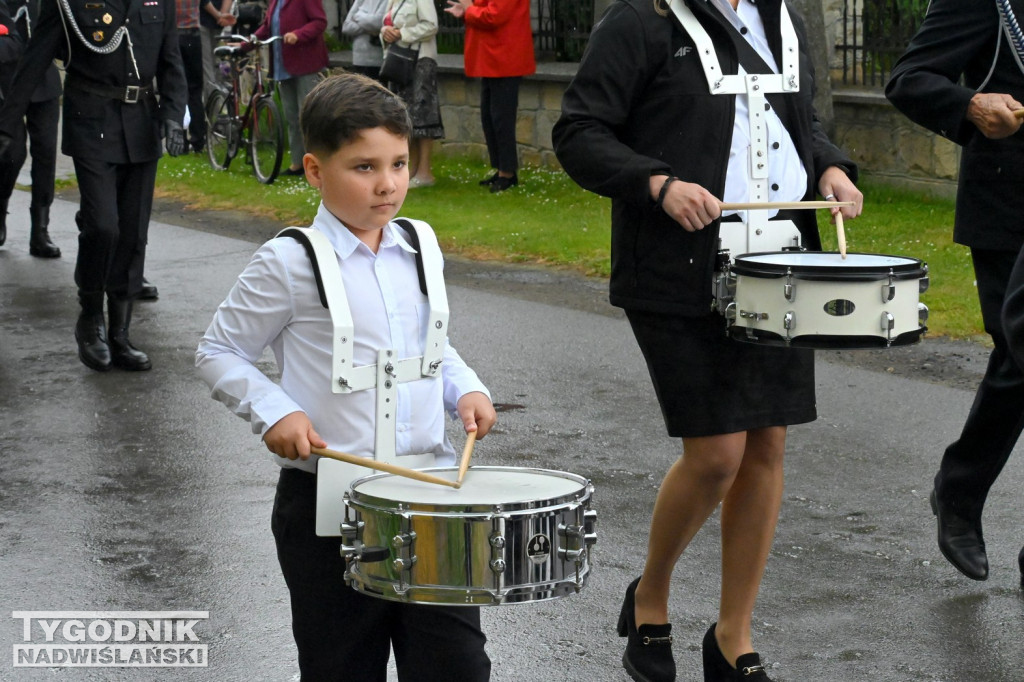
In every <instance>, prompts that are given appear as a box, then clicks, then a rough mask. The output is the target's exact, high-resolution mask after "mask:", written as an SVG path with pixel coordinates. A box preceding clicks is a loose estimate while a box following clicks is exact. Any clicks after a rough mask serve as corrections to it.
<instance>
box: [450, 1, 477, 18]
mask: <svg viewBox="0 0 1024 682" xmlns="http://www.w3.org/2000/svg"><path fill="white" fill-rule="evenodd" d="M472 6H473V0H448V6H447V7H445V8H444V11H445V12H447V13H448V14H450V15H452V16H453V17H455V18H456V19H461V18H462V17H464V16H465V15H466V10H467V9H469V8H470V7H472Z"/></svg>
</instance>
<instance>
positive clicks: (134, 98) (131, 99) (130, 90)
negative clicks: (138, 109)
mask: <svg viewBox="0 0 1024 682" xmlns="http://www.w3.org/2000/svg"><path fill="white" fill-rule="evenodd" d="M141 91H142V88H141V87H140V86H138V85H127V86H125V88H124V103H125V104H138V103H139V94H141Z"/></svg>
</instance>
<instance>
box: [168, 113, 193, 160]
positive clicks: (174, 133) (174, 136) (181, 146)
mask: <svg viewBox="0 0 1024 682" xmlns="http://www.w3.org/2000/svg"><path fill="white" fill-rule="evenodd" d="M164 146H165V147H167V153H168V154H170V155H171V156H181V155H182V154H184V153H185V151H186V149H187V148H188V147H187V145H186V144H185V130H184V129H183V128H182V127H181V124H180V123H178V122H177V121H170V120H168V121H164Z"/></svg>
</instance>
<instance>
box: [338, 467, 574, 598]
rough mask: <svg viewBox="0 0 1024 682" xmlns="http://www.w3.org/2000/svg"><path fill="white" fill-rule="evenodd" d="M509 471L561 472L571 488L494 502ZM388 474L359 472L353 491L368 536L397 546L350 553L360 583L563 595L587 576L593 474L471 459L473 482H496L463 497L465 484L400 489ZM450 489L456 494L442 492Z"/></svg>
mask: <svg viewBox="0 0 1024 682" xmlns="http://www.w3.org/2000/svg"><path fill="white" fill-rule="evenodd" d="M430 471H431V473H435V474H438V473H443V472H446V471H452V469H432V470H430ZM509 476H514V477H516V478H517V480H518V481H519V482H522V480H523V479H524V477H525V478H526V479H529V478H530V477H536V478H537V480H543V479H545V478H549V477H555V478H557V479H558V485H559V486H560V487H561V488H563V491H562V492H561V493H560V494H558V495H554V496H546V497H541V498H538V499H523V498H522V497H521V496H518V495H513V497H516V499H510V500H507V501H504V502H495V501H494V500H495V499H500V493H499V497H498V498H494V497H493V490H494V489H498V490H500V488H501V485H502V479H503V477H505V478H507V477H509ZM388 477H390V475H389V474H384V475H375V476H369V477H366V478H363V479H359V480H358V481H354V482H353V483H352V486H351V489H350V491H349V501H348V504H349V506H350V507H351V508H352V509H353V510H354V511H355V512H356V515H357V518H358V519H359V521H360V522H361V523H362V527H361V530H360V531H359V533H360V535H361V542H362V544H363V545H365V546H370V547H372V546H380V547H387V548H389V556H388V558H387V559H386V560H384V561H375V562H367V561H361V560H358V558H356V559H355V560H353V561H350V564H349V570H348V572H347V573H346V579H347V580H348V581H349V583H350V585H351V586H352V587H353V588H354V589H356V590H358V591H360V592H363V593H365V594H370V595H373V596H377V597H380V598H383V599H387V600H391V601H403V602H413V603H420V604H446V605H467V606H481V605H496V604H503V603H515V602H523V601H545V600H549V599H556V598H559V597H563V596H567V595H569V594H574V593H575V592H578V591H579V590H580V589H582V587H583V586H584V585H585V583H586V580H587V578H588V577H589V573H590V565H589V549H588V548H587V546H586V544H585V542H584V540H583V538H582V536H581V535H579V534H578V533H576V532H575V529H579V531H580V533H582V532H583V529H584V528H586V527H587V525H588V521H587V518H586V514H587V512H588V510H589V507H590V499H591V495H592V491H593V487H592V486H591V485H590V483H589V482H588V481H587V480H586V479H584V478H582V477H579V476H576V475H575V474H569V473H566V472H556V471H549V470H543V469H520V468H516V467H473V468H472V469H470V470H469V472H467V475H466V479H465V480H466V482H467V483H469V482H470V481H471V480H474V481H476V482H477V483H479V484H480V485H485V486H487V487H488V488H490V489H491V491H489V492H488V495H487V496H486V499H484V500H480V499H476V500H474V499H473V498H472V493H471V492H469V495H470V497H469V499H468V501H466V502H463V501H460V500H459V494H458V493H459V492H460V491H454V490H450V489H449V490H447V491H444V492H439V493H438V494H436V495H433V496H432V498H433V499H430V500H415V499H412V500H410V499H408V498H407V499H406V500H405V501H402V500H401V499H392V498H391V493H387V494H384V495H382V494H381V485H382V484H384V483H388V482H389V480H388ZM395 478H397V477H391V480H394V479H395ZM407 480H408V479H405V480H403V484H405V481H407ZM374 481H376V482H377V483H376V485H375V490H374V491H373V492H370V491H369V490H368V489H369V488H370V486H371V484H372V483H373V482H374ZM420 485H427V486H429V485H431V484H420ZM448 492H451V493H452V494H450V495H448V494H447V493H448ZM467 492H468V491H467ZM445 497H448V498H450V501H439V500H443V498H445ZM567 529H568V530H569V532H568V533H567V532H566V530H567ZM396 538H398V539H399V541H398V542H396ZM405 543H408V544H405ZM409 564H411V566H410V565H409Z"/></svg>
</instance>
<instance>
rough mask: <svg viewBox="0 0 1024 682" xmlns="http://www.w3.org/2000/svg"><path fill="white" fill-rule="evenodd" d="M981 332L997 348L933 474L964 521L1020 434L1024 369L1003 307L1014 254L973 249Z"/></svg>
mask: <svg viewBox="0 0 1024 682" xmlns="http://www.w3.org/2000/svg"><path fill="white" fill-rule="evenodd" d="M971 257H972V258H973V260H974V273H975V278H976V279H977V282H978V298H979V300H980V302H981V317H982V320H983V322H984V324H985V331H986V332H988V333H989V334H990V335H991V336H992V342H993V344H994V345H995V347H994V348H993V350H992V354H991V355H990V356H989V361H988V367H987V369H986V370H985V376H984V378H983V379H982V381H981V385H980V386H979V387H978V392H977V393H976V394H975V397H974V404H973V405H972V406H971V411H970V412H969V413H968V415H967V421H966V422H965V423H964V427H963V432H962V433H961V434H960V438H959V439H958V440H957V441H956V442H954V443H953V444H952V445H950V446H949V447H948V448H946V452H945V454H944V455H943V457H942V464H941V466H940V468H939V472H938V474H936V476H935V490H936V493H937V495H938V497H939V499H940V500H941V501H942V502H943V503H944V504H945V505H947V506H948V507H950V508H951V509H952V510H953V511H955V512H956V513H958V514H959V515H961V516H964V517H966V518H980V516H981V511H982V507H983V506H984V504H985V498H986V497H987V496H988V491H989V488H991V487H992V484H993V483H995V481H996V478H998V477H999V472H1001V471H1002V470H1003V466H1004V465H1005V464H1006V460H1007V459H1008V458H1009V456H1010V452H1011V451H1012V450H1013V448H1014V445H1015V444H1016V443H1017V439H1018V438H1019V437H1020V434H1021V431H1022V430H1024V371H1022V370H1021V368H1020V367H1019V366H1018V365H1017V363H1016V362H1015V361H1014V359H1013V356H1012V355H1011V352H1010V347H1009V343H1008V339H1007V335H1006V330H1004V328H1003V321H1002V312H1003V303H1004V300H1005V298H1006V295H1007V284H1008V282H1009V280H1010V273H1011V272H1012V271H1013V269H1014V264H1015V262H1016V260H1017V253H1016V252H1013V251H988V250H981V249H972V250H971Z"/></svg>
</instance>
